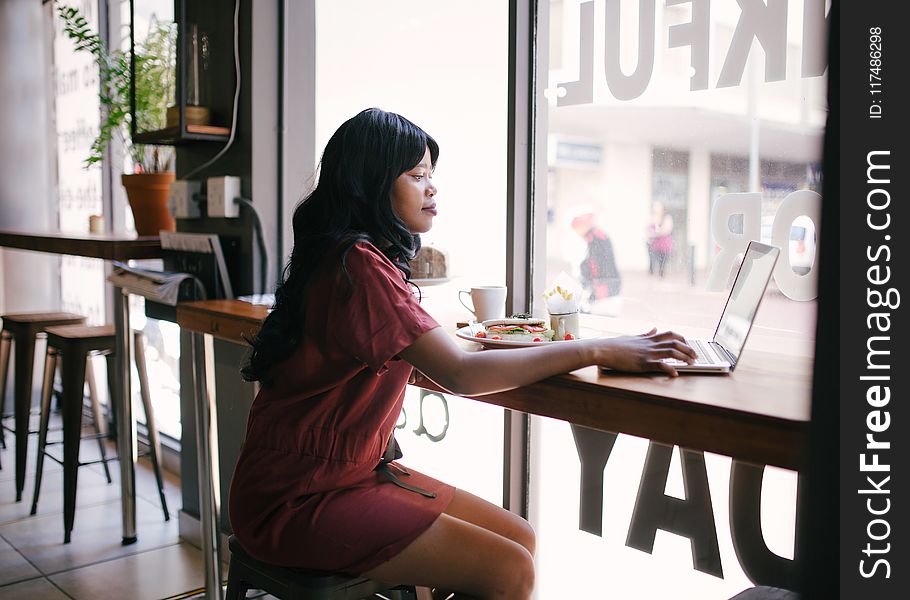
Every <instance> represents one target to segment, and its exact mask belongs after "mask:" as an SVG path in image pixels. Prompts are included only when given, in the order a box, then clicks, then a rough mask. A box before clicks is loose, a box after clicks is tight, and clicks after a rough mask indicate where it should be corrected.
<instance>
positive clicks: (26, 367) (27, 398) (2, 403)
mask: <svg viewBox="0 0 910 600" xmlns="http://www.w3.org/2000/svg"><path fill="white" fill-rule="evenodd" d="M2 319H3V330H2V334H0V386H2V387H0V409H5V407H6V380H7V374H8V371H9V356H10V344H12V343H13V342H15V346H14V349H15V356H16V372H15V373H14V376H15V380H14V382H13V386H14V387H13V398H14V401H13V414H12V416H13V418H14V424H15V426H14V428H13V429H12V430H11V431H15V435H16V502H19V501H20V500H22V490H23V488H25V465H26V457H27V455H28V434H29V430H28V421H29V414H30V412H31V405H32V375H33V372H34V363H35V340H36V339H37V338H38V336H39V334H41V333H42V332H43V331H44V329H45V328H46V327H51V326H55V325H73V324H80V323H85V317H83V316H82V315H76V314H73V313H69V312H32V313H15V314H7V315H3V317H2ZM7 416H9V415H7V414H5V413H4V414H3V417H4V418H6V417H7ZM2 431H3V429H2V428H0V436H2V440H3V445H4V446H6V435H5V434H4V433H2Z"/></svg>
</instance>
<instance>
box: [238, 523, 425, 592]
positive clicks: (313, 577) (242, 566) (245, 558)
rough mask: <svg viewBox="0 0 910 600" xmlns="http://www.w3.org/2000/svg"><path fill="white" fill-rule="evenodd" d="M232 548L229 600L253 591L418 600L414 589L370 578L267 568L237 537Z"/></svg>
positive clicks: (273, 567) (268, 566)
mask: <svg viewBox="0 0 910 600" xmlns="http://www.w3.org/2000/svg"><path fill="white" fill-rule="evenodd" d="M228 546H229V547H230V550H231V564H230V567H229V568H228V584H227V591H226V593H225V600H243V599H244V598H246V592H247V590H250V589H259V590H262V591H264V592H268V593H269V594H271V595H272V596H275V597H276V598H281V600H361V599H362V598H372V597H373V595H374V594H380V593H381V594H382V597H386V598H389V599H390V600H412V599H416V598H417V592H416V590H415V589H414V587H413V586H391V585H389V584H387V583H381V582H378V581H373V580H372V579H367V578H366V577H357V576H351V575H341V574H338V573H322V572H318V571H301V570H297V569H289V568H286V567H277V566H275V565H269V564H266V563H264V562H261V561H258V560H256V559H255V558H253V557H251V556H250V555H249V554H247V553H246V552H244V550H243V548H241V547H240V544H239V543H237V540H236V538H234V536H231V537H230V538H229V539H228Z"/></svg>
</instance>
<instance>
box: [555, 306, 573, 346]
mask: <svg viewBox="0 0 910 600" xmlns="http://www.w3.org/2000/svg"><path fill="white" fill-rule="evenodd" d="M550 329H552V330H553V331H555V332H556V333H555V334H554V335H553V339H554V340H564V339H566V334H567V333H571V334H572V337H574V338H575V339H576V340H577V339H578V333H579V327H578V312H577V311H576V312H570V313H551V314H550Z"/></svg>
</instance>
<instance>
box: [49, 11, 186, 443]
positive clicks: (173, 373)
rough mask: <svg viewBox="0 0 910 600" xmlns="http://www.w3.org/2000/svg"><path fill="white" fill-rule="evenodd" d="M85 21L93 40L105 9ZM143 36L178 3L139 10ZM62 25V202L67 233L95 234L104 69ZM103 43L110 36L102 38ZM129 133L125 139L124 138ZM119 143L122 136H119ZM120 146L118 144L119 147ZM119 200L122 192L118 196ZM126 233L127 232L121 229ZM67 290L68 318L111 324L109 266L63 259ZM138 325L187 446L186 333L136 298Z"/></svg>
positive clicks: (57, 41) (159, 416)
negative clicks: (183, 408)
mask: <svg viewBox="0 0 910 600" xmlns="http://www.w3.org/2000/svg"><path fill="white" fill-rule="evenodd" d="M73 6H75V7H77V8H78V9H79V11H80V14H81V15H82V16H83V17H85V19H86V21H87V22H88V24H89V27H90V28H91V30H92V32H99V31H100V30H99V19H98V3H97V2H80V3H77V4H73ZM112 9H116V10H117V11H118V12H119V22H120V23H123V24H124V26H123V27H122V28H121V35H120V36H119V37H117V36H115V37H114V39H111V40H110V41H109V45H110V46H112V47H116V48H120V49H121V50H122V51H125V52H128V51H129V29H128V26H129V18H130V12H129V2H127V1H122V2H119V3H117V4H116V5H115V6H113V7H112ZM135 10H136V22H137V29H138V30H141V31H140V39H145V36H144V35H142V34H141V32H143V31H156V30H157V29H160V28H161V27H164V25H162V24H163V23H165V24H166V23H169V22H172V21H173V10H174V6H173V2H171V1H170V0H143V1H142V2H137V3H136V6H135ZM53 19H54V53H53V61H54V77H55V83H56V89H55V96H54V99H55V103H54V116H55V124H56V130H57V181H58V197H59V227H60V230H61V231H64V232H71V233H88V232H89V217H90V216H93V215H94V216H100V215H104V216H105V220H107V219H110V218H112V215H110V214H105V211H104V209H103V206H102V180H103V177H102V169H103V168H105V167H103V166H102V164H101V163H95V164H93V165H91V166H90V167H88V168H86V166H85V159H86V158H87V157H88V156H89V154H90V149H91V145H92V142H93V141H94V139H95V136H97V134H98V128H99V124H100V114H101V113H100V110H101V108H100V102H99V99H98V91H99V85H100V84H99V79H98V66H97V64H96V63H95V60H94V58H93V57H92V56H91V55H90V54H88V53H87V52H77V51H76V50H75V48H74V46H73V42H72V41H71V40H70V39H69V38H68V37H67V36H66V34H65V32H64V30H63V22H62V20H61V19H60V18H59V16H58V15H57V12H56V10H55V11H53ZM102 37H103V36H102ZM124 133H125V132H124ZM115 137H116V136H115ZM114 145H116V142H115V144H114ZM112 168H113V170H114V174H113V175H114V176H113V177H112V180H113V181H114V182H115V183H114V185H115V186H119V183H117V182H119V173H120V172H124V173H131V172H132V171H133V165H132V163H131V161H130V156H129V154H128V153H125V156H124V162H123V164H122V165H119V164H118V165H115V166H113V167H112ZM112 193H114V194H116V193H117V190H112ZM126 219H127V222H126V223H125V226H126V230H127V231H134V230H133V223H132V214H131V212H130V211H126ZM114 228H115V229H116V230H121V229H122V227H121V224H115V225H114ZM145 262H146V264H147V265H148V266H149V267H150V268H160V263H161V261H145ZM60 282H61V285H60V289H61V297H62V298H61V299H62V303H61V304H62V307H63V309H64V310H67V311H72V312H74V313H78V314H82V315H85V316H86V317H87V318H88V323H89V324H92V325H100V324H104V323H105V322H109V321H110V319H109V316H108V310H107V308H106V306H105V300H106V298H105V294H106V290H108V289H110V288H109V286H107V285H106V284H105V264H104V261H102V260H99V259H91V258H82V257H76V256H65V255H64V256H62V257H61V268H60ZM129 301H130V307H131V313H130V314H131V318H132V322H131V325H132V327H133V328H134V329H137V330H140V331H143V332H144V334H145V344H146V353H145V358H146V366H147V369H148V381H149V388H150V389H149V393H150V395H151V398H152V402H153V403H154V405H155V411H156V414H155V417H156V420H157V423H158V429H159V431H160V432H161V433H164V434H166V435H168V436H171V437H173V438H175V439H179V438H180V397H179V389H180V388H179V383H178V377H177V373H178V371H177V363H178V358H179V356H180V347H179V329H178V327H177V325H176V324H175V323H169V322H164V321H160V322H159V321H157V320H154V319H147V318H146V317H145V310H144V309H145V303H144V299H143V298H141V297H139V296H130V300H129ZM92 365H93V367H94V369H95V371H96V380H97V381H101V382H103V381H106V378H107V365H106V362H105V361H103V360H98V359H95V360H93V361H92ZM97 389H98V392H99V395H100V396H101V402H102V403H105V404H107V402H108V398H107V396H108V392H107V386H105V385H99V386H97ZM131 389H132V391H133V403H134V414H135V415H136V416H137V418H138V419H139V420H140V421H144V419H145V412H144V411H143V410H142V409H141V406H142V405H141V396H140V386H139V380H138V373H137V371H136V369H135V365H133V385H132V388H131Z"/></svg>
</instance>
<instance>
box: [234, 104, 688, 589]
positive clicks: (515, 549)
mask: <svg viewBox="0 0 910 600" xmlns="http://www.w3.org/2000/svg"><path fill="white" fill-rule="evenodd" d="M438 156H439V147H438V145H437V143H436V141H435V140H433V138H432V137H430V136H429V135H427V134H426V133H425V132H424V131H423V130H422V129H420V128H419V127H417V126H416V125H414V124H413V123H411V122H410V121H408V120H407V119H405V118H403V117H401V116H399V115H396V114H394V113H389V112H384V111H381V110H379V109H368V110H365V111H363V112H361V113H359V114H358V115H356V116H354V117H353V118H351V119H349V120H348V121H346V122H345V123H344V124H342V125H341V127H339V129H338V130H337V131H336V132H335V134H334V135H333V136H332V138H331V139H330V140H329V142H328V144H327V145H326V148H325V152H324V154H323V156H322V162H321V167H320V171H319V179H318V183H317V185H316V187H315V189H314V190H313V191H312V192H311V193H310V194H309V196H307V197H306V198H305V199H304V200H303V202H301V204H300V205H299V206H298V207H297V208H296V210H295V211H294V217H293V227H294V249H293V251H292V254H291V258H290V262H289V263H288V265H287V267H286V268H285V271H284V276H283V278H282V281H281V282H280V283H279V285H278V287H277V289H276V292H275V305H274V307H273V310H272V311H271V312H270V313H269V316H268V317H267V318H266V320H265V321H264V323H263V325H262V328H261V329H260V331H259V333H258V334H257V335H256V337H255V338H254V339H253V340H252V342H251V343H252V351H251V355H250V357H249V360H248V363H247V364H246V365H245V366H244V368H243V369H242V374H243V376H244V378H245V379H247V380H250V381H259V382H261V389H260V391H259V393H258V395H257V396H256V399H255V401H254V402H253V405H252V407H251V409H250V414H249V421H248V425H247V432H246V437H245V440H244V443H243V446H242V449H241V453H240V457H239V458H238V460H237V464H236V467H235V469H234V474H233V479H232V481H231V488H230V499H229V514H230V520H231V526H232V527H233V530H234V535H235V536H236V538H237V540H238V542H239V543H240V545H241V546H242V547H243V548H244V550H246V551H247V552H248V553H249V554H250V555H252V556H253V557H255V558H258V559H260V560H262V561H264V562H267V563H272V564H276V565H283V566H287V567H295V568H301V569H317V570H320V571H331V572H342V573H350V574H357V575H360V574H363V575H366V576H368V577H371V578H374V579H377V580H380V581H385V582H392V583H398V584H411V585H418V586H425V587H429V588H435V589H436V590H437V592H436V593H437V595H438V597H442V598H445V597H447V596H448V594H449V593H451V592H454V593H456V597H462V598H509V599H511V600H525V599H527V598H529V597H530V595H531V592H532V589H533V585H534V559H533V557H534V552H535V545H536V541H535V537H534V531H533V529H532V528H531V526H530V525H529V524H528V523H527V522H526V521H525V520H524V519H522V518H520V517H519V516H518V515H515V514H513V513H511V512H509V511H507V510H504V509H503V508H500V507H498V506H495V505H493V504H490V503H489V502H486V501H484V500H482V499H480V498H478V497H476V496H474V495H472V494H470V493H468V492H466V491H463V490H458V489H455V488H454V487H452V486H451V485H448V484H446V483H443V482H441V481H438V480H436V479H434V478H432V477H430V476H428V475H424V474H422V473H419V472H417V471H415V470H414V469H409V468H407V467H405V466H404V465H402V464H400V463H399V462H397V461H396V460H395V458H397V457H398V456H399V454H398V453H396V452H395V450H396V444H395V443H394V438H393V437H392V432H393V431H394V428H395V423H396V420H397V419H398V416H399V413H400V411H401V407H402V402H403V400H404V392H405V387H406V385H407V384H408V380H409V378H410V377H412V376H413V369H417V370H419V371H420V372H421V373H423V374H425V376H426V377H429V378H430V379H432V380H433V381H435V382H436V383H437V384H439V385H440V386H441V387H443V388H445V389H447V390H450V391H451V392H452V393H454V394H457V395H463V396H473V395H480V394H489V393H494V392H498V391H503V390H507V389H511V388H515V387H518V386H522V385H527V384H529V383H532V382H534V381H537V380H540V379H544V378H546V377H550V376H552V375H555V374H557V373H564V372H567V371H571V370H574V369H578V368H581V367H583V366H586V365H595V364H600V365H607V366H610V367H613V368H616V369H624V370H633V371H644V370H661V371H664V372H666V373H669V374H671V375H675V374H676V372H675V370H674V369H673V368H672V367H670V366H669V365H667V364H665V363H664V362H662V361H661V359H664V358H670V357H673V358H678V359H683V360H690V359H691V358H692V357H693V354H692V351H691V350H690V349H689V348H688V346H686V345H685V344H684V343H683V341H682V338H681V337H680V336H678V335H676V334H674V333H672V332H664V333H656V332H655V331H653V330H652V331H651V332H648V333H647V334H644V335H640V336H628V337H620V338H612V339H591V340H582V341H579V342H578V343H577V344H548V345H546V346H545V347H540V348H526V349H515V350H510V351H508V352H468V351H465V350H463V349H462V348H460V347H459V346H458V345H456V344H455V342H454V341H453V340H452V339H451V337H450V335H449V334H448V333H446V332H445V331H443V330H442V329H441V328H440V327H439V324H438V323H437V322H436V321H435V320H434V319H433V317H432V316H430V315H429V314H428V313H427V312H426V311H425V310H424V309H423V308H422V307H421V306H420V304H419V302H418V299H417V297H416V296H415V294H414V292H413V290H412V288H411V287H410V286H409V283H408V278H409V276H410V267H409V264H408V261H409V260H410V259H412V258H413V257H414V255H415V254H416V252H417V250H418V249H419V247H420V237H419V236H420V234H421V233H425V232H427V231H429V230H430V228H431V227H432V225H433V220H434V218H435V217H436V215H437V211H438V207H437V200H436V192H437V190H436V186H435V184H434V183H433V171H434V169H435V166H436V162H437V159H438ZM491 458H493V457H491ZM478 468H481V466H480V465H478Z"/></svg>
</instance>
